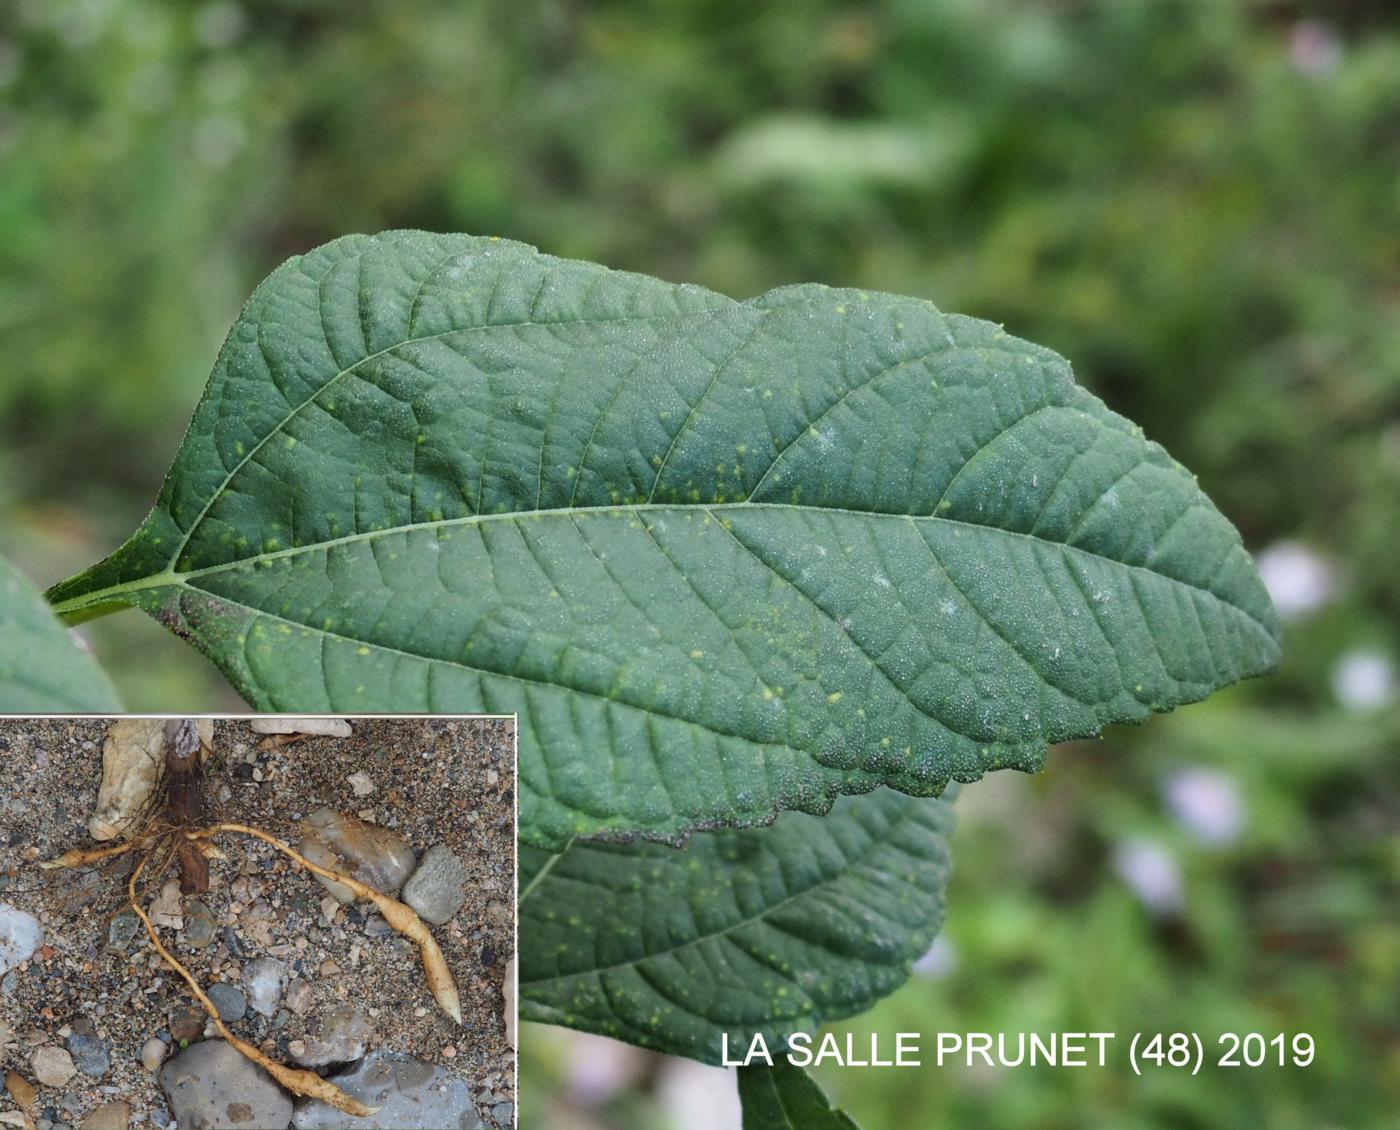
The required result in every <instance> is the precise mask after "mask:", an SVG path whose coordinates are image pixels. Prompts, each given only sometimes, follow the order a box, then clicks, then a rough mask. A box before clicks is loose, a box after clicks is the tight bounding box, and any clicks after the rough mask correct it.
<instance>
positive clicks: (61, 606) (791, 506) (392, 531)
mask: <svg viewBox="0 0 1400 1130" xmlns="http://www.w3.org/2000/svg"><path fill="white" fill-rule="evenodd" d="M756 510H775V511H778V512H780V513H812V514H822V515H833V514H834V515H845V516H848V517H856V518H875V519H891V520H895V521H904V522H915V523H918V522H940V523H946V524H948V525H951V526H958V527H961V528H963V529H967V530H975V531H978V532H979V533H989V534H999V535H1002V536H1005V537H1018V538H1026V539H1028V540H1030V541H1034V542H1038V543H1040V544H1041V545H1048V546H1051V547H1053V548H1057V549H1060V550H1062V551H1064V552H1066V553H1076V554H1081V555H1083V556H1085V557H1089V558H1092V559H1094V560H1096V561H1103V562H1106V563H1108V564H1110V565H1113V566H1116V567H1118V568H1120V569H1131V570H1134V571H1135V572H1140V573H1146V574H1148V575H1149V576H1153V577H1157V578H1159V579H1161V580H1164V581H1168V582H1170V583H1172V584H1175V585H1181V586H1182V587H1183V588H1186V589H1189V590H1190V591H1192V592H1197V593H1200V594H1202V595H1204V596H1208V597H1210V598H1211V599H1212V600H1215V601H1216V602H1218V603H1219V604H1221V605H1222V606H1224V607H1225V608H1228V609H1231V610H1233V611H1235V612H1237V613H1239V614H1240V615H1241V616H1244V617H1246V618H1247V619H1248V620H1249V621H1250V622H1251V623H1253V624H1255V625H1256V626H1258V627H1259V628H1260V630H1262V631H1263V632H1264V633H1265V634H1266V635H1268V636H1270V637H1272V634H1273V633H1272V631H1271V629H1270V627H1269V625H1268V624H1266V623H1265V622H1264V621H1263V620H1261V619H1260V618H1259V617H1258V616H1256V615H1255V614H1254V613H1252V612H1250V611H1249V609H1247V608H1243V607H1241V606H1240V605H1238V604H1235V603H1234V602H1232V601H1230V600H1227V599H1226V598H1225V597H1223V596H1221V595H1220V594H1219V593H1217V592H1215V591H1214V590H1212V589H1209V588H1206V587H1204V586H1202V585H1195V584H1192V583H1191V582H1189V581H1184V580H1182V579H1181V578H1180V577H1173V576H1171V575H1170V574H1167V573H1162V572H1159V571H1158V570H1156V569H1153V568H1151V567H1150V566H1148V565H1137V564H1134V563H1132V562H1130V561H1121V560H1119V559H1118V558H1116V557H1109V556H1107V555H1106V554H1102V553H1098V552H1096V551H1094V550H1092V549H1086V548H1084V547H1083V546H1078V545H1070V544H1069V543H1067V542H1062V541H1056V540H1054V539H1052V538H1047V537H1042V536H1041V535H1040V534H1036V533H1027V532H1025V531H1022V530H1008V529H1005V528H1003V527H1001V526H990V525H986V524H983V523H979V522H969V521H967V520H966V519H964V518H950V517H948V516H946V515H943V514H904V513H899V512H896V511H883V510H852V509H849V508H844V507H839V506H809V505H799V504H796V503H782V502H748V501H744V502H726V503H680V502H675V503H672V502H659V503H636V504H630V505H627V504H614V505H609V506H576V507H559V508H556V509H549V510H517V511H507V512H504V513H499V514H464V515H462V516H461V517H458V518H441V519H436V520H433V521H428V522H409V523H405V524H403V525H399V526H386V527H385V528H384V529H382V530H364V531H361V532H358V533H354V534H347V535H345V536H344V537H339V538H328V539H326V540H325V541H317V542H309V543H307V544H305V545H298V546H289V547H288V548H286V549H279V550H274V551H272V552H270V553H262V554H256V555H253V556H250V557H239V558H236V559H234V560H232V561H225V562H220V563H219V564H217V565H206V566H204V567H203V568H200V569H190V570H186V571H184V572H179V571H177V570H175V569H173V568H168V569H166V570H164V571H162V572H160V573H156V574H152V575H151V576H148V577H143V578H141V579H140V580H139V581H125V582H122V583H121V584H117V585H111V586H109V587H108V588H105V589H98V590H95V591H93V592H90V593H84V594H82V595H80V596H77V597H72V598H70V599H68V600H66V601H60V602H59V603H57V604H55V605H54V611H55V612H56V613H58V614H59V615H66V614H69V613H72V612H76V611H79V610H81V609H84V608H90V607H92V606H94V605H97V604H104V603H112V602H118V603H120V602H121V596H122V594H124V593H131V592H138V591H143V590H146V589H151V588H161V587H165V586H167V585H179V586H183V587H186V588H190V589H194V590H195V591H199V592H205V591H207V590H205V589H202V588H200V587H199V586H198V585H193V584H190V583H188V582H190V581H191V580H197V579H198V578H200V577H206V576H212V575H216V574H219V573H227V572H239V571H246V570H247V569H249V568H251V567H254V566H256V565H259V564H261V563H263V562H270V561H276V560H279V559H282V558H290V557H296V556H299V555H301V554H305V553H317V552H321V551H322V550H330V549H334V548H336V547H337V546H342V545H353V544H356V543H358V542H366V541H372V540H374V539H376V538H382V537H392V536H394V535H396V534H409V533H415V532H417V531H422V530H440V529H448V528H452V527H458V526H467V525H471V524H473V523H484V522H495V521H504V522H517V523H518V522H522V521H529V520H534V519H539V518H550V517H563V516H570V517H599V516H603V515H615V516H616V517H618V518H625V517H630V516H633V515H636V514H641V513H654V512H661V511H665V512H668V513H674V512H681V513H703V514H706V515H708V516H709V517H711V518H713V519H714V520H715V521H717V522H718V521H720V518H719V514H721V513H723V514H730V513H740V512H752V511H756ZM175 559H176V560H178V555H177V557H176V558H175ZM220 599H227V598H224V597H221V598H220Z"/></svg>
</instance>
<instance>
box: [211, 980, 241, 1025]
mask: <svg viewBox="0 0 1400 1130" xmlns="http://www.w3.org/2000/svg"><path fill="white" fill-rule="evenodd" d="M208 992H209V999H210V1000H211V1001H213V1002H214V1007H215V1008H217V1009H218V1010H219V1017H220V1019H222V1020H223V1021H225V1022H226V1023H228V1024H232V1023H233V1022H234V1021H235V1020H242V1019H243V1018H244V1017H245V1016H247V1015H248V998H247V997H245V996H244V995H243V990H242V989H240V988H239V987H238V986H237V985H231V984H229V982H227V981H217V982H215V983H214V984H212V985H210V986H209V990H208Z"/></svg>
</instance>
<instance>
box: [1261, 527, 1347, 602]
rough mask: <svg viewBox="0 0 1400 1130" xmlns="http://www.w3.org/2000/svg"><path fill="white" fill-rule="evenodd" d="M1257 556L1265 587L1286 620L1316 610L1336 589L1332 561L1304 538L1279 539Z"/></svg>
mask: <svg viewBox="0 0 1400 1130" xmlns="http://www.w3.org/2000/svg"><path fill="white" fill-rule="evenodd" d="M1256 560H1257V562H1258V565H1259V576H1260V578H1261V579H1262V580H1263V582H1264V587H1265V588H1266V589H1268V590H1269V596H1270V597H1271V598H1272V599H1273V602H1274V607H1275V608H1277V609H1278V614H1279V615H1280V616H1281V617H1283V618H1284V619H1285V620H1290V619H1293V618H1294V617H1297V616H1301V615H1303V614H1304V613H1307V612H1313V611H1316V610H1317V609H1319V608H1321V607H1322V606H1323V605H1324V604H1326V603H1327V602H1328V601H1329V600H1331V599H1332V596H1333V594H1334V593H1335V592H1336V588H1337V578H1336V570H1335V569H1334V568H1333V567H1332V564H1331V563H1330V562H1329V561H1326V560H1325V559H1323V558H1322V557H1319V556H1318V555H1317V554H1316V553H1314V552H1313V551H1312V550H1311V549H1309V548H1308V547H1307V546H1305V545H1303V544H1301V543H1300V542H1296V541H1279V542H1275V543H1274V544H1273V545H1271V546H1269V547H1268V548H1267V549H1265V550H1264V551H1263V552H1262V553H1260V554H1259V555H1258V557H1257V559H1256Z"/></svg>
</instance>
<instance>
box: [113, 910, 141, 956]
mask: <svg viewBox="0 0 1400 1130" xmlns="http://www.w3.org/2000/svg"><path fill="white" fill-rule="evenodd" d="M140 926H141V920H140V919H139V918H137V917H136V915H135V914H134V913H132V911H131V910H130V909H127V910H122V911H119V912H118V913H116V914H114V915H113V916H112V921H111V922H109V923H108V924H107V948H108V949H109V950H111V951H112V952H113V953H126V951H127V950H129V949H130V948H131V939H132V938H134V937H136V931H137V930H138V929H139V928H140Z"/></svg>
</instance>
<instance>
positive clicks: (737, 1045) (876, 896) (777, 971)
mask: <svg viewBox="0 0 1400 1130" xmlns="http://www.w3.org/2000/svg"><path fill="white" fill-rule="evenodd" d="M951 823H952V815H951V806H950V804H949V803H948V802H947V801H945V800H931V799H927V798H920V797H910V796H905V795H903V794H901V793H895V792H890V791H888V790H885V789H881V790H879V791H877V792H874V793H871V794H869V795H868V796H863V797H845V798H843V799H841V800H838V801H837V802H836V805H835V806H834V807H833V808H832V810H831V812H829V813H828V814H827V815H826V816H820V817H819V816H809V815H807V814H805V813H801V812H788V813H784V814H783V815H782V816H779V817H778V819H777V820H776V821H775V822H774V823H773V824H772V825H770V826H769V827H766V828H748V829H743V830H740V831H719V832H704V833H697V834H695V835H694V836H692V837H691V839H690V841H689V843H688V844H687V845H686V846H685V847H684V848H680V849H677V848H673V847H670V846H668V845H666V844H657V843H650V842H647V841H644V840H639V841H637V842H635V843H632V844H582V843H576V844H574V845H572V846H570V847H568V848H567V849H565V850H564V851H563V852H561V853H557V854H551V853H549V852H546V851H544V850H542V849H540V848H532V847H529V846H527V845H522V846H521V849H520V883H521V897H520V1015H521V1016H522V1017H523V1018H525V1019H527V1020H540V1021H544V1022H547V1023H551V1024H562V1025H565V1026H567V1027H571V1028H582V1029H584V1030H586V1031H589V1032H597V1033H600V1034H602V1035H605V1036H614V1037H616V1038H618V1039H621V1040H626V1041H628V1042H629V1043H633V1044H640V1045H642V1046H643V1047H649V1048H655V1049H657V1050H659V1051H664V1052H671V1053H674V1054H677V1055H686V1056H690V1057H692V1058H694V1059H699V1060H704V1061H705V1062H708V1063H716V1062H718V1061H719V1059H720V1056H721V1053H722V1050H723V1045H722V1043H721V1040H722V1037H723V1036H724V1035H725V1034H726V1033H728V1035H729V1047H730V1051H731V1055H733V1056H742V1055H743V1053H744V1052H745V1051H746V1050H747V1049H748V1046H749V1041H750V1040H751V1039H752V1038H753V1037H754V1036H755V1035H757V1034H761V1035H762V1036H763V1038H764V1039H765V1040H766V1041H767V1043H768V1045H769V1047H770V1049H771V1050H772V1051H773V1053H774V1054H775V1055H776V1054H777V1053H778V1052H779V1051H780V1050H782V1049H783V1048H785V1047H786V1037H787V1036H789V1035H790V1034H792V1033H794V1032H812V1031H815V1030H816V1028H817V1027H818V1026H819V1025H821V1024H822V1023H824V1022H826V1021H829V1020H836V1019H840V1018H842V1017H846V1016H851V1015H854V1014H855V1013H857V1012H861V1011H864V1010H865V1009H866V1008H869V1007H870V1006H871V1005H872V1004H874V1003H875V1002H876V1001H877V1000H879V999H880V998H881V997H883V996H886V995H887V994H889V993H891V992H893V991H894V990H895V989H896V988H898V987H899V986H900V985H901V984H903V983H904V981H905V980H906V979H907V978H908V976H909V967H910V964H911V963H912V962H913V961H914V960H915V959H916V958H918V957H919V956H920V955H921V954H923V953H924V952H925V951H926V950H927V949H928V946H929V943H930V942H931V941H932V940H933V937H934V935H935V934H936V933H937V932H938V928H939V927H940V926H941V925H942V922H943V893H944V888H945V886H946V884H947V881H948V873H949V868H950V865H949V860H948V849H947V842H946V837H947V833H948V831H949V830H950V827H951Z"/></svg>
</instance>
